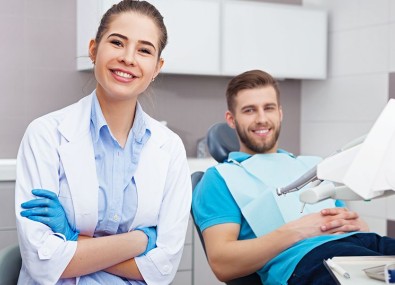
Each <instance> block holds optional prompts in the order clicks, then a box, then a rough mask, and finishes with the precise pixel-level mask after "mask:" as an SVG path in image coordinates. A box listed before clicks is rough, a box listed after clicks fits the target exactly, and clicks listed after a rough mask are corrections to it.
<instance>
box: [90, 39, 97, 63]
mask: <svg viewBox="0 0 395 285" xmlns="http://www.w3.org/2000/svg"><path fill="white" fill-rule="evenodd" d="M89 58H90V59H91V60H92V62H93V63H95V61H96V41H95V40H94V39H91V40H90V42H89Z"/></svg>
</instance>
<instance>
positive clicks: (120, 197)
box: [79, 93, 150, 285]
mask: <svg viewBox="0 0 395 285" xmlns="http://www.w3.org/2000/svg"><path fill="white" fill-rule="evenodd" d="M90 128H91V136H92V142H93V148H94V152H95V161H96V172H97V177H98V181H99V207H98V209H99V213H98V223H97V226H96V229H95V233H94V236H95V237H100V236H108V235H114V234H118V233H125V232H128V231H129V228H130V226H131V224H132V222H133V220H134V217H135V215H136V210H137V204H138V197H137V190H136V184H135V181H134V177H133V176H134V173H135V172H136V169H137V165H138V161H139V158H140V153H141V150H142V149H143V147H144V144H145V143H146V142H147V141H148V139H149V138H150V130H149V129H148V128H147V125H146V122H145V121H144V117H143V113H142V109H141V106H140V105H139V104H137V106H136V114H135V118H134V123H133V126H132V129H131V130H130V132H129V135H128V138H127V141H126V144H125V147H124V148H122V147H121V146H120V144H119V143H118V142H117V140H116V139H115V137H114V136H113V135H112V133H111V130H110V128H109V127H108V125H107V122H106V120H105V118H104V116H103V113H102V110H101V108H100V104H99V101H98V99H97V96H96V93H95V94H94V96H93V104H92V112H91V126H90ZM79 284H82V285H85V284H89V285H92V284H146V283H145V282H141V281H129V280H127V279H125V278H121V277H118V276H115V275H112V274H110V273H107V272H104V271H99V272H96V273H93V274H89V275H85V276H82V277H81V278H80V283H79Z"/></svg>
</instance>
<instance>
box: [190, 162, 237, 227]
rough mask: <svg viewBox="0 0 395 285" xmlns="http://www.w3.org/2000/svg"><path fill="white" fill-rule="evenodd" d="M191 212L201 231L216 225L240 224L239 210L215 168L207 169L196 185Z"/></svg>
mask: <svg viewBox="0 0 395 285" xmlns="http://www.w3.org/2000/svg"><path fill="white" fill-rule="evenodd" d="M192 211H193V216H194V219H195V223H196V225H197V226H198V227H199V228H200V230H201V231H204V230H205V229H207V228H209V227H211V226H215V225H218V224H225V223H237V224H241V219H242V214H241V212H240V209H239V207H238V206H237V203H236V201H235V200H234V199H233V197H232V195H231V193H230V192H229V190H228V187H227V186H226V183H225V181H224V179H223V178H222V177H221V175H220V174H219V172H218V171H217V169H216V168H215V167H211V168H209V169H208V170H207V171H206V172H205V174H204V175H203V177H202V179H201V181H200V182H199V183H198V184H197V185H196V187H195V189H194V191H193V196H192Z"/></svg>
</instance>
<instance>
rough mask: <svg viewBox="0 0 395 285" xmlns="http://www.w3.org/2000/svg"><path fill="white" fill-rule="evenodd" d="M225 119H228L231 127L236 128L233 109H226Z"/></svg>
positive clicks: (227, 121)
mask: <svg viewBox="0 0 395 285" xmlns="http://www.w3.org/2000/svg"><path fill="white" fill-rule="evenodd" d="M225 119H226V123H227V124H228V126H229V127H231V128H232V129H235V128H236V124H235V118H234V116H233V114H232V112H231V111H229V110H228V111H226V113H225Z"/></svg>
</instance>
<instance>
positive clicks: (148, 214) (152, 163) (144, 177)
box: [131, 126, 170, 228]
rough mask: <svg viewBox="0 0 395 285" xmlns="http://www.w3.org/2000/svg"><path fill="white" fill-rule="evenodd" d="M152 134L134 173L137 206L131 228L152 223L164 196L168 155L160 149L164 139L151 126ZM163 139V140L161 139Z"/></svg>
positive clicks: (157, 130) (163, 136) (155, 218)
mask: <svg viewBox="0 0 395 285" xmlns="http://www.w3.org/2000/svg"><path fill="white" fill-rule="evenodd" d="M152 135H153V136H154V137H151V138H150V139H149V140H148V142H147V144H146V145H145V146H144V148H143V150H142V153H141V156H140V159H139V165H138V167H137V170H136V173H135V182H136V187H137V195H138V207H137V212H136V216H135V219H134V220H133V223H132V226H131V228H135V227H137V226H141V225H144V226H147V225H153V224H155V223H156V222H157V219H158V212H159V209H160V206H161V202H162V198H163V196H164V193H163V191H164V189H165V183H166V177H167V174H168V173H167V172H168V168H169V162H170V156H169V155H168V153H166V152H165V151H163V150H162V149H161V145H162V144H163V142H164V140H165V139H166V135H164V134H163V133H162V132H161V131H160V130H159V129H157V128H155V126H153V127H152ZM162 139H163V140H162Z"/></svg>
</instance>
